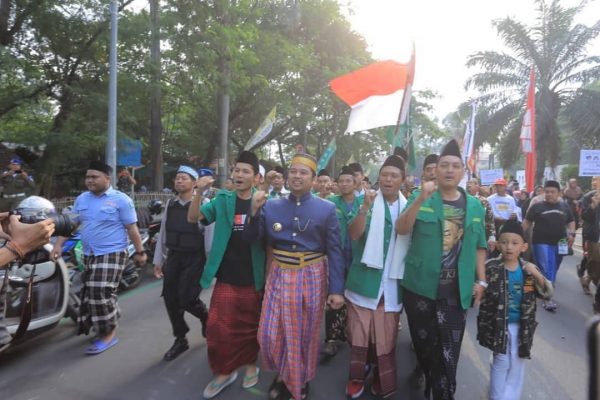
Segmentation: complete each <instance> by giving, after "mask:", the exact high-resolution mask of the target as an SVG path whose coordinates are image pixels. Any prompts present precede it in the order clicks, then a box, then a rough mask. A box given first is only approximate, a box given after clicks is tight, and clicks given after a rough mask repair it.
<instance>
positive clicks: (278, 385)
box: [267, 376, 284, 400]
mask: <svg viewBox="0 0 600 400" xmlns="http://www.w3.org/2000/svg"><path fill="white" fill-rule="evenodd" d="M278 379H279V377H278V376H276V377H275V379H273V382H272V383H271V386H269V389H267V393H268V395H269V399H270V400H277V399H279V396H280V395H281V392H282V391H283V386H284V384H283V381H280V380H278Z"/></svg>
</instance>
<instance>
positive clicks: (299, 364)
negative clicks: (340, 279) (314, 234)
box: [258, 258, 327, 399]
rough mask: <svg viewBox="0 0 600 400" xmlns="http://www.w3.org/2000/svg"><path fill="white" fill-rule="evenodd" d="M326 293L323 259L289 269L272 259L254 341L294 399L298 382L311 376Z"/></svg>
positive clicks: (264, 365)
mask: <svg viewBox="0 0 600 400" xmlns="http://www.w3.org/2000/svg"><path fill="white" fill-rule="evenodd" d="M326 295H327V267H326V264H325V261H324V259H322V258H321V259H319V260H318V261H317V262H315V263H314V264H311V265H307V266H305V267H303V268H292V269H282V268H280V267H279V265H278V263H277V261H274V262H273V264H272V266H271V273H270V274H269V276H268V278H267V284H266V289H265V297H264V300H263V306H262V314H261V318H260V326H259V329H258V342H259V344H260V354H261V359H262V362H263V367H264V368H265V369H266V370H270V371H276V372H277V373H278V374H279V376H280V377H281V378H282V379H283V381H284V382H285V385H286V387H287V388H288V390H289V391H290V393H291V394H292V396H293V397H294V399H300V398H301V394H300V392H301V390H302V386H303V385H304V384H305V383H308V382H309V381H311V380H312V379H313V378H314V377H315V373H316V368H317V359H318V353H319V333H320V329H319V325H320V323H321V320H322V318H323V310H324V304H325V297H326Z"/></svg>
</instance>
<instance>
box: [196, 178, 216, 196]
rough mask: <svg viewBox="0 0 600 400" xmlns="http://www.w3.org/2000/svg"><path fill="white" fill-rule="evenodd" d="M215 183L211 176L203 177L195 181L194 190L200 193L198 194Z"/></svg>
mask: <svg viewBox="0 0 600 400" xmlns="http://www.w3.org/2000/svg"><path fill="white" fill-rule="evenodd" d="M214 181H215V178H213V177H212V176H203V177H202V178H200V179H198V180H197V181H196V189H198V190H199V191H200V193H202V192H204V191H205V190H206V189H208V187H209V186H210V185H212V184H213V183H214Z"/></svg>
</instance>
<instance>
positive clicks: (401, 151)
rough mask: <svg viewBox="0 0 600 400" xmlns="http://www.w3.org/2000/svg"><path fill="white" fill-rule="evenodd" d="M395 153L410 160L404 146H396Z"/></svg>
mask: <svg viewBox="0 0 600 400" xmlns="http://www.w3.org/2000/svg"><path fill="white" fill-rule="evenodd" d="M394 155H395V156H398V157H401V158H402V159H403V160H404V161H406V160H408V153H407V151H406V150H405V149H404V148H402V147H398V146H396V147H394Z"/></svg>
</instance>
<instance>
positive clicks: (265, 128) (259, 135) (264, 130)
mask: <svg viewBox="0 0 600 400" xmlns="http://www.w3.org/2000/svg"><path fill="white" fill-rule="evenodd" d="M276 115H277V107H273V109H272V110H271V112H270V113H269V115H267V117H266V118H265V120H264V121H263V123H262V124H261V125H260V127H259V128H258V129H257V130H256V132H255V133H254V135H252V137H251V138H250V140H248V143H246V146H245V147H244V150H251V149H252V148H253V147H254V146H256V145H257V144H259V143H260V142H262V141H263V140H264V139H265V138H266V137H267V136H268V135H269V133H271V131H272V130H273V124H275V117H276Z"/></svg>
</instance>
